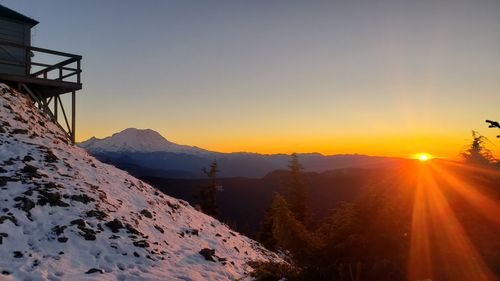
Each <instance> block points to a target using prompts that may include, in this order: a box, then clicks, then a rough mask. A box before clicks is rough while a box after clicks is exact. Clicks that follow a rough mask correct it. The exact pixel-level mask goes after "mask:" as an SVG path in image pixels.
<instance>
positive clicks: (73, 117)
mask: <svg viewBox="0 0 500 281" xmlns="http://www.w3.org/2000/svg"><path fill="white" fill-rule="evenodd" d="M75 129H76V94H75V91H73V92H71V141H72V142H73V144H74V143H75V140H76V138H75V137H76V131H75Z"/></svg>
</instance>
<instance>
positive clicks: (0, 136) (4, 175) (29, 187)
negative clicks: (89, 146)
mask: <svg viewBox="0 0 500 281" xmlns="http://www.w3.org/2000/svg"><path fill="white" fill-rule="evenodd" d="M122 133H123V134H122V135H120V134H121V133H119V134H118V135H119V136H118V137H120V138H121V137H123V138H124V139H126V140H130V139H131V138H132V139H133V138H134V135H135V134H142V133H147V134H151V132H150V131H146V132H143V131H133V130H132V131H131V130H129V131H127V130H126V132H122ZM151 135H154V134H151ZM131 136H132V137H131ZM113 137H115V136H113ZM160 137H161V136H160ZM94 141H95V140H94ZM160 141H161V139H160V138H158V136H157V137H156V139H154V140H153V141H152V143H155V145H161V142H160ZM134 145H136V146H134V147H140V145H143V144H141V143H134ZM0 202H1V203H0V280H96V279H98V280H236V279H247V278H249V277H248V273H249V272H251V271H252V268H251V267H250V266H249V265H248V264H247V263H248V262H249V261H266V260H274V261H280V259H279V258H278V257H277V256H276V255H275V254H274V253H272V252H269V251H267V250H265V249H264V248H262V246H260V244H258V243H257V242H255V241H253V240H251V239H249V238H247V237H244V236H243V235H240V234H238V233H236V232H234V231H232V230H231V229H230V228H228V227H227V226H226V225H225V224H223V223H221V222H219V221H217V220H215V219H213V218H211V217H209V216H206V215H205V214H202V213H200V212H198V211H196V210H195V209H194V208H193V207H191V206H190V205H189V204H188V203H186V202H185V201H182V200H177V199H174V198H172V197H169V196H166V195H163V194H161V193H158V192H157V191H156V190H155V189H154V188H152V187H151V186H149V185H147V184H145V183H144V182H142V181H140V180H138V179H136V178H134V177H132V176H130V175H129V174H127V173H126V172H124V171H121V170H119V169H116V168H114V167H113V166H110V165H106V164H103V163H101V162H99V161H97V160H96V159H95V158H93V157H91V156H89V155H88V154H87V152H86V151H85V150H84V149H82V148H79V147H77V146H74V145H71V144H70V143H69V141H68V139H67V137H66V136H65V134H64V133H63V132H61V131H60V130H59V128H58V127H57V126H56V125H55V124H53V123H51V122H50V121H49V120H48V119H47V118H45V116H43V115H42V114H41V113H40V112H39V111H38V109H36V107H34V106H33V104H32V103H31V101H30V100H28V99H27V98H26V97H25V96H24V95H22V94H19V93H17V92H16V91H14V90H12V89H10V88H8V87H7V86H5V85H3V84H0ZM202 249H206V250H204V251H202V252H204V253H209V257H208V259H207V258H205V257H204V256H203V255H202V254H200V251H201V250H202ZM211 250H215V252H212V251H211ZM212 253H213V254H214V255H213V256H211V254H212Z"/></svg>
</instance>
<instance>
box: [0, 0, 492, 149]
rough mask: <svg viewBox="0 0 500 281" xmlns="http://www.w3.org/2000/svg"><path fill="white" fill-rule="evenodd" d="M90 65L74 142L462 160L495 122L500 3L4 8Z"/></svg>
mask: <svg viewBox="0 0 500 281" xmlns="http://www.w3.org/2000/svg"><path fill="white" fill-rule="evenodd" d="M0 3H2V5H5V6H7V7H9V8H12V9H14V10H17V11H19V12H21V13H23V14H26V15H28V16H31V17H33V18H35V19H37V20H38V21H40V24H39V25H38V26H37V27H36V28H35V32H34V34H33V45H35V46H39V47H44V48H51V49H56V50H61V51H66V52H73V53H76V54H81V55H83V57H84V61H83V68H84V76H83V79H84V80H83V82H84V89H83V90H82V91H81V92H80V93H79V94H78V106H79V108H78V117H79V119H78V124H77V125H78V129H77V130H78V135H77V137H78V139H80V140H83V139H86V138H89V137H91V136H93V135H96V136H98V137H104V136H107V135H110V134H111V133H113V132H116V131H119V130H122V129H124V128H127V127H139V128H152V129H154V130H157V131H159V132H160V133H162V134H163V135H164V136H165V137H167V138H168V139H170V140H172V141H176V142H179V143H186V144H191V145H197V146H201V147H205V148H208V149H214V150H222V151H241V150H246V151H258V152H267V153H271V152H291V151H302V152H310V151H319V152H323V153H327V154H330V153H355V152H358V153H367V154H384V155H399V156H403V155H407V154H409V153H411V152H412V151H414V152H419V151H428V152H430V153H434V154H438V155H446V156H453V155H456V154H457V153H458V152H459V150H460V149H461V148H462V147H463V145H464V144H465V141H466V140H467V138H469V137H470V130H471V129H478V130H479V131H480V132H482V133H484V134H485V135H487V136H489V137H493V135H494V132H493V131H491V130H487V129H485V124H484V119H487V118H491V119H495V118H497V119H500V118H499V116H500V79H499V78H500V52H499V50H500V32H498V30H499V29H500V2H499V1H493V0H492V1H487V0H479V1H451V0H447V1H425V0H424V1H155V0H147V1H111V0H109V1H95V0H86V1H72V0H70V1H60V0H57V1H56V0H45V1H36V0H3V1H0Z"/></svg>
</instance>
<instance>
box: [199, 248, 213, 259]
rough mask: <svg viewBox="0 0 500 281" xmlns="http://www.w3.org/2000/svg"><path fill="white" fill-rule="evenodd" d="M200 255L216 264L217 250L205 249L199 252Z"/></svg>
mask: <svg viewBox="0 0 500 281" xmlns="http://www.w3.org/2000/svg"><path fill="white" fill-rule="evenodd" d="M199 253H200V255H202V256H203V257H204V258H205V259H206V260H207V261H213V262H216V260H215V259H214V257H215V250H214V249H209V248H203V249H201V250H200V251H199Z"/></svg>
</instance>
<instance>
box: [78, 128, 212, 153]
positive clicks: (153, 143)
mask: <svg viewBox="0 0 500 281" xmlns="http://www.w3.org/2000/svg"><path fill="white" fill-rule="evenodd" d="M78 145H79V146H80V147H83V148H85V149H86V150H87V151H90V152H146V153H147V152H173V153H186V154H195V155H196V154H203V153H208V151H207V150H204V149H201V148H197V147H194V146H187V145H179V144H175V143H173V142H170V141H168V140H167V139H165V138H164V137H163V136H162V135H160V134H159V133H158V132H156V131H153V130H151V129H135V128H128V129H125V130H123V131H121V132H118V133H115V134H113V135H112V136H109V137H106V138H103V139H98V138H95V137H92V138H90V139H89V140H86V141H84V142H81V143H79V144H78Z"/></svg>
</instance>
